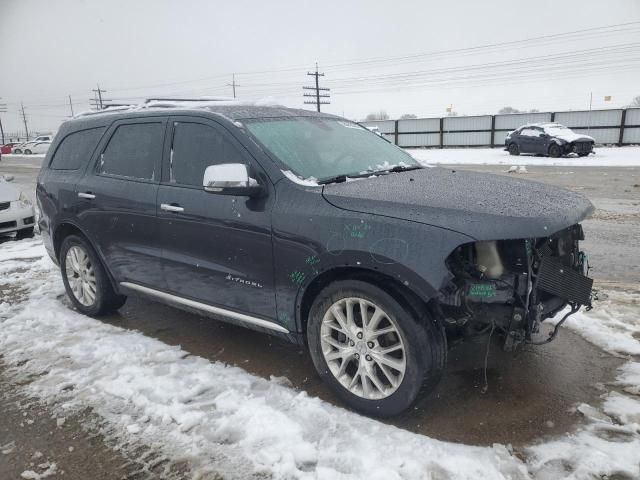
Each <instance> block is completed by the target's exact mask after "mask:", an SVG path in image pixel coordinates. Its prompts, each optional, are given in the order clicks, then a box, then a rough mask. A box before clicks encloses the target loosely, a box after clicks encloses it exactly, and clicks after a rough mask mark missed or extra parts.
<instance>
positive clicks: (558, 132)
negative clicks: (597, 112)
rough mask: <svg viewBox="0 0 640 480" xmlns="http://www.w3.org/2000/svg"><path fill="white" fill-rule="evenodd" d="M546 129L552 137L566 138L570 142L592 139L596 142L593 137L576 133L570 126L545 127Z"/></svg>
mask: <svg viewBox="0 0 640 480" xmlns="http://www.w3.org/2000/svg"><path fill="white" fill-rule="evenodd" d="M544 131H545V132H546V133H547V134H549V135H551V136H552V137H554V138H558V139H560V140H564V141H565V142H568V143H571V142H575V141H576V140H582V141H586V140H591V141H592V142H595V140H594V138H593V137H590V136H589V135H583V134H581V133H576V132H574V131H573V130H571V129H570V128H557V127H545V129H544Z"/></svg>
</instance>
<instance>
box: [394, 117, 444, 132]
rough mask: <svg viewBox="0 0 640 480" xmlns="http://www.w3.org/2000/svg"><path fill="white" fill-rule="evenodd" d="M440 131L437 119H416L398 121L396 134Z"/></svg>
mask: <svg viewBox="0 0 640 480" xmlns="http://www.w3.org/2000/svg"><path fill="white" fill-rule="evenodd" d="M439 130H440V119H439V118H417V119H407V120H398V132H400V133H405V132H437V131H439Z"/></svg>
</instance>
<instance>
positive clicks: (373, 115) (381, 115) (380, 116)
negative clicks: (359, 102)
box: [365, 110, 389, 122]
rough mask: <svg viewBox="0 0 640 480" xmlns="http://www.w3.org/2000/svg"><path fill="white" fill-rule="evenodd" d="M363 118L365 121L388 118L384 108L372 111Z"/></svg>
mask: <svg viewBox="0 0 640 480" xmlns="http://www.w3.org/2000/svg"><path fill="white" fill-rule="evenodd" d="M365 120H366V121H367V122H371V121H374V120H389V114H388V113H387V112H385V111H384V110H380V111H379V112H373V113H370V114H369V115H367V116H366V118H365Z"/></svg>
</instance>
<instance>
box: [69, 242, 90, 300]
mask: <svg viewBox="0 0 640 480" xmlns="http://www.w3.org/2000/svg"><path fill="white" fill-rule="evenodd" d="M65 270H66V275H67V282H69V287H70V288H71V292H72V293H73V296H74V297H75V299H76V300H77V301H78V302H79V303H80V304H82V305H84V306H85V307H90V306H91V305H93V304H94V303H95V301H96V290H97V287H96V275H95V272H94V270H93V264H92V263H91V258H89V255H88V253H87V252H86V251H85V250H84V249H83V248H82V247H80V246H78V245H73V246H72V247H71V248H69V250H68V251H67V255H66V258H65Z"/></svg>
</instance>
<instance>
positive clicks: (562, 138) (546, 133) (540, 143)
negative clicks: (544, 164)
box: [504, 123, 595, 157]
mask: <svg viewBox="0 0 640 480" xmlns="http://www.w3.org/2000/svg"><path fill="white" fill-rule="evenodd" d="M594 143H595V140H594V139H593V137H590V136H589V135H582V134H579V133H575V132H573V131H572V130H571V129H570V128H567V127H565V126H564V125H560V124H559V123H532V124H529V125H523V126H522V127H520V128H518V129H516V130H514V131H513V132H510V133H509V135H507V138H506V139H505V141H504V145H505V150H507V151H508V152H509V153H510V154H511V155H520V154H521V153H534V154H538V155H546V156H549V157H561V156H563V155H568V154H570V153H576V154H578V156H579V157H584V156H587V155H589V154H590V153H593V144H594Z"/></svg>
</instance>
